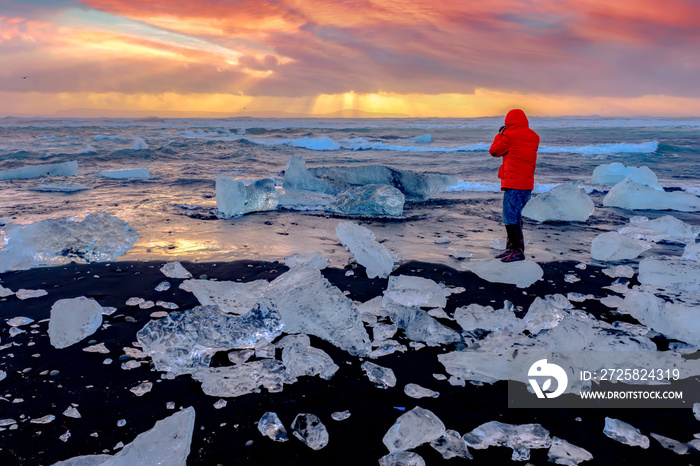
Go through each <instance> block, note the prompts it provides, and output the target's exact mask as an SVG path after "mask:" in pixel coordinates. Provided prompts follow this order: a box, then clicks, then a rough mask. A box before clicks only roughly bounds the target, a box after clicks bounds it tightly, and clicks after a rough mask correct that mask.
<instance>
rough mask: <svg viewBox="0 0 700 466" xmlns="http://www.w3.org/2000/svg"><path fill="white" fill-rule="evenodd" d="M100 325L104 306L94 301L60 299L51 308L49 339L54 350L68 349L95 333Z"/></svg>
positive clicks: (82, 297) (88, 299)
mask: <svg viewBox="0 0 700 466" xmlns="http://www.w3.org/2000/svg"><path fill="white" fill-rule="evenodd" d="M100 325H102V306H100V305H99V304H98V303H97V301H95V300H94V299H91V298H86V297H84V296H81V297H79V298H72V299H59V300H58V301H56V302H55V303H54V305H53V306H51V317H50V318H49V338H50V340H51V344H52V345H53V346H54V348H67V347H69V346H71V345H72V344H74V343H77V342H79V341H81V340H83V339H84V338H85V337H87V336H89V335H92V334H93V333H95V332H96V331H97V329H98V328H100Z"/></svg>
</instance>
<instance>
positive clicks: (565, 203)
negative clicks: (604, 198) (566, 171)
mask: <svg viewBox="0 0 700 466" xmlns="http://www.w3.org/2000/svg"><path fill="white" fill-rule="evenodd" d="M582 185H583V183H582V182H581V181H572V182H569V183H564V184H560V185H558V186H555V187H553V188H552V189H551V190H549V191H547V192H544V193H542V194H540V195H538V196H536V197H534V198H532V199H531V200H530V201H529V202H528V203H527V204H526V205H525V208H524V209H523V217H527V218H531V219H533V220H536V221H538V222H547V221H550V220H558V221H565V222H585V221H586V220H588V217H590V216H591V214H593V210H594V207H593V201H592V200H591V198H590V197H589V196H588V194H586V191H584V190H583V187H582Z"/></svg>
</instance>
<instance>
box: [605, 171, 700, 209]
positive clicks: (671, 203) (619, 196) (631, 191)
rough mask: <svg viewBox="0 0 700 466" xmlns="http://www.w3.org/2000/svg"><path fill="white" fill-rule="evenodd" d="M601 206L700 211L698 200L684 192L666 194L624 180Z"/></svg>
mask: <svg viewBox="0 0 700 466" xmlns="http://www.w3.org/2000/svg"><path fill="white" fill-rule="evenodd" d="M603 205H604V206H607V207H620V208H622V209H630V210H676V211H680V212H698V211H700V198H699V197H697V196H695V195H693V194H691V193H687V192H684V191H672V192H667V191H663V190H658V189H654V188H653V187H650V186H647V185H646V184H643V183H636V182H634V181H632V180H630V179H625V180H622V181H620V182H619V183H617V184H616V185H615V186H613V187H612V188H611V189H610V191H608V194H606V195H605V197H604V198H603Z"/></svg>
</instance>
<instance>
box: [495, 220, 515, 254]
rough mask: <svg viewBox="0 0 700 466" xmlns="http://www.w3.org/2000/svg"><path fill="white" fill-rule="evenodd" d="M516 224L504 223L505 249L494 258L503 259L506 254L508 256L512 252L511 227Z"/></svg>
mask: <svg viewBox="0 0 700 466" xmlns="http://www.w3.org/2000/svg"><path fill="white" fill-rule="evenodd" d="M515 226H517V225H505V227H506V235H507V237H508V239H507V240H506V250H505V251H503V252H502V253H500V254H498V255H497V256H496V259H503V258H504V257H506V256H509V255H510V253H511V252H513V233H512V231H513V228H512V227H515Z"/></svg>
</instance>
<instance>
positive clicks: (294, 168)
mask: <svg viewBox="0 0 700 466" xmlns="http://www.w3.org/2000/svg"><path fill="white" fill-rule="evenodd" d="M282 186H283V187H284V188H285V190H286V189H290V188H291V189H300V190H307V191H318V192H322V193H330V194H337V193H338V192H339V189H338V188H337V187H335V186H332V185H331V184H330V183H328V182H327V181H324V180H322V179H320V178H317V177H315V176H313V175H312V174H311V173H309V171H308V170H307V169H306V162H304V160H303V159H301V158H300V157H297V156H296V155H292V156H291V157H290V158H289V161H288V162H287V167H286V169H285V170H284V180H283V181H282Z"/></svg>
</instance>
